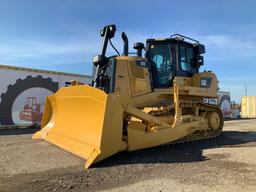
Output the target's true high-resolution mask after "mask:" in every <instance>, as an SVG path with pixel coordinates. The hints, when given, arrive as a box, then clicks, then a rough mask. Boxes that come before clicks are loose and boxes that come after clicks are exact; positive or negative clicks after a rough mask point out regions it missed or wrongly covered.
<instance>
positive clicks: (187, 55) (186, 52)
mask: <svg viewBox="0 0 256 192" xmlns="http://www.w3.org/2000/svg"><path fill="white" fill-rule="evenodd" d="M193 58H194V51H193V48H192V47H185V46H180V67H181V70H182V71H190V70H191V64H192V59H193Z"/></svg>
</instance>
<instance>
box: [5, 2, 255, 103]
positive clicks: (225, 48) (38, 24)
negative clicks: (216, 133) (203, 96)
mask: <svg viewBox="0 0 256 192" xmlns="http://www.w3.org/2000/svg"><path fill="white" fill-rule="evenodd" d="M255 7H256V1H253V0H251V1H249V0H247V1H245V0H244V1H242V0H240V1H238V0H229V1H228V0H211V1H210V0H208V1H206V0H200V1H199V0H193V1H189V0H187V1H185V0H183V1H172V0H169V1H167V0H157V1H151V0H142V1H138V0H137V1H136V0H129V1H121V0H119V1H118V0H108V1H103V0H102V1H98V0H22V1H21V0H0V63H1V64H8V65H14V66H22V67H32V68H40V69H48V70H56V71H65V72H73V73H80V74H90V73H91V68H92V64H91V60H92V57H93V55H96V54H97V53H98V52H99V48H100V44H101V39H100V37H99V32H98V31H99V29H101V28H102V27H103V26H104V25H106V24H110V23H114V24H116V25H117V29H118V33H117V34H116V38H115V39H114V40H113V42H114V44H115V45H116V46H117V47H119V48H121V47H122V41H121V38H120V33H121V32H122V31H125V32H126V34H127V35H128V38H129V40H130V45H132V44H133V43H134V42H136V41H141V42H145V39H147V38H150V37H152V36H153V37H169V36H170V35H171V34H173V33H181V34H184V35H187V36H190V37H192V38H195V39H198V40H200V41H201V42H202V43H203V44H205V46H206V54H205V65H204V66H203V67H202V70H212V71H214V72H215V73H216V74H217V76H218V79H219V81H220V88H221V89H222V90H227V91H231V94H232V100H236V101H240V97H241V96H242V95H244V92H245V84H247V87H248V95H256V75H255V73H256V11H255ZM110 54H111V51H110Z"/></svg>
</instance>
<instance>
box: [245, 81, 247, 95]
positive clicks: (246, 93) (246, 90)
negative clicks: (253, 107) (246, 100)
mask: <svg viewBox="0 0 256 192" xmlns="http://www.w3.org/2000/svg"><path fill="white" fill-rule="evenodd" d="M245 96H247V83H245Z"/></svg>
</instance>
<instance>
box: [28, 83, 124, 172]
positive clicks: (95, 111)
mask: <svg viewBox="0 0 256 192" xmlns="http://www.w3.org/2000/svg"><path fill="white" fill-rule="evenodd" d="M122 130H123V111H122V106H121V101H120V98H119V96H117V95H115V94H106V93H105V92H103V91H101V90H99V89H96V88H93V87H90V86H87V85H79V86H71V87H66V88H62V89H60V90H59V91H58V92H57V93H55V94H53V95H51V96H49V97H47V98H46V103H45V108H44V113H43V119H42V125H41V130H40V131H38V132H36V133H35V134H34V135H33V138H34V139H44V140H46V141H49V142H50V143H52V144H55V145H57V146H59V147H61V148H63V149H65V150H67V151H69V152H71V153H74V154H76V155H78V156H80V157H82V158H84V159H86V163H85V167H86V168H88V167H89V166H90V165H91V164H92V163H94V162H97V161H99V160H102V159H104V158H107V157H109V156H111V155H113V154H114V153H117V152H118V151H120V150H123V149H124V148H125V145H124V143H123V141H122Z"/></svg>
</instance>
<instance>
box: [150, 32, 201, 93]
mask: <svg viewBox="0 0 256 192" xmlns="http://www.w3.org/2000/svg"><path fill="white" fill-rule="evenodd" d="M203 53H205V48H204V45H202V44H200V43H199V42H198V41H196V40H194V39H191V38H188V37H185V36H182V35H179V34H175V35H172V36H171V38H167V39H148V40H147V42H146V58H147V61H148V66H149V70H150V71H151V72H152V81H153V83H152V84H153V86H154V88H166V87H171V86H172V81H173V79H174V77H175V76H182V77H191V76H192V75H193V74H195V73H199V67H200V66H201V65H203V56H201V54H203Z"/></svg>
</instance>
